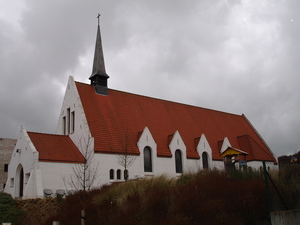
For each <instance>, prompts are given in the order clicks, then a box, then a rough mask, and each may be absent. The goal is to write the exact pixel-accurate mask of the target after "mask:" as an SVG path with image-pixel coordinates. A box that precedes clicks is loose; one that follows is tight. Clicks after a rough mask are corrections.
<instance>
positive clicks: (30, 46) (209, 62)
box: [0, 0, 300, 156]
mask: <svg viewBox="0 0 300 225" xmlns="http://www.w3.org/2000/svg"><path fill="white" fill-rule="evenodd" d="M299 9H300V1H299V0H294V1H292V0H268V1H265V0H241V1H239V0H236V1H234V0H227V1H226V0H206V1H205V0H202V1H200V0H184V1H183V0H182V1H176V0H165V1H163V0H144V1H141V0H114V1H99V0H93V1H79V0H76V1H75V0H63V1H62V0H44V1H40V0H13V1H7V0H0V76H1V79H0V137H5V138H18V135H19V130H20V126H21V125H24V126H25V128H26V129H27V130H28V131H36V132H45V133H54V132H55V129H56V126H57V122H58V116H59V113H60V107H61V105H62V101H63V96H64V92H65V89H66V84H67V80H68V77H69V76H70V75H72V76H73V77H74V79H75V80H77V81H80V82H84V83H89V80H88V78H89V76H90V75H91V70H92V62H93V54H94V46H95V38H96V29H97V18H96V16H97V13H101V21H100V24H101V35H102V43H103V50H104V57H105V65H106V72H107V73H108V74H109V76H110V79H109V81H108V82H109V83H108V85H109V88H112V89H117V90H122V91H127V92H131V93H136V94H142V95H147V96H151V97H156V98H160V99H166V100H171V101H176V102H181V103H187V104H191V105H196V106H200V107H205V108H210V109H215V110H220V111H225V112H230V113H234V114H239V115H241V114H245V115H246V117H247V118H248V119H249V120H250V121H251V123H252V124H253V125H254V127H255V128H256V129H257V130H258V132H259V133H260V134H261V136H262V137H263V138H264V139H265V141H266V142H267V144H268V145H269V147H270V148H271V149H272V151H273V152H274V153H275V154H276V155H277V156H280V155H286V154H293V153H295V152H298V151H300V138H299V134H300V117H299V115H300V90H299V84H300V73H299V72H300V13H299Z"/></svg>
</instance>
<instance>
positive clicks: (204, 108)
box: [75, 81, 243, 117]
mask: <svg viewBox="0 0 300 225" xmlns="http://www.w3.org/2000/svg"><path fill="white" fill-rule="evenodd" d="M75 83H78V84H83V85H88V86H90V85H89V84H87V83H83V82H79V81H75ZM108 90H111V91H116V92H121V93H125V94H130V95H136V96H141V97H145V98H150V99H155V100H160V101H165V102H170V103H174V104H180V105H185V106H189V107H195V108H201V109H203V110H208V111H215V112H219V113H224V114H229V115H234V116H238V117H242V115H243V114H241V115H239V114H235V113H230V112H224V111H220V110H216V109H209V108H206V107H202V106H197V105H191V104H186V103H182V102H175V101H172V100H167V99H162V98H157V97H151V96H147V95H143V94H136V93H132V92H127V91H121V90H117V89H113V88H108Z"/></svg>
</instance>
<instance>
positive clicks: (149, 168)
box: [144, 147, 152, 172]
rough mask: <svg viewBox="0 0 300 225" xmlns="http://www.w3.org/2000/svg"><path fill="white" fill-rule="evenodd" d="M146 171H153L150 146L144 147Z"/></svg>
mask: <svg viewBox="0 0 300 225" xmlns="http://www.w3.org/2000/svg"><path fill="white" fill-rule="evenodd" d="M144 171H145V172H152V157H151V149H150V148H149V147H145V148H144Z"/></svg>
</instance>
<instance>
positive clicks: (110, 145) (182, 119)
mask: <svg viewBox="0 0 300 225" xmlns="http://www.w3.org/2000/svg"><path fill="white" fill-rule="evenodd" d="M76 87H77V89H78V92H79V95H80V98H81V102H82V104H83V108H84V112H85V115H86V117H87V121H88V124H89V127H90V130H91V133H92V136H93V137H94V138H95V151H96V152H101V153H121V152H122V149H124V147H125V145H126V143H127V146H129V152H130V153H131V154H139V150H138V148H137V145H136V144H137V141H138V137H139V135H140V132H141V131H143V129H144V128H145V127H146V126H147V127H148V128H149V130H150V132H151V134H152V136H153V138H154V140H155V142H156V143H157V155H158V156H162V157H171V156H172V154H171V152H170V150H169V148H168V144H169V141H170V140H169V138H170V137H172V135H173V134H174V133H175V131H176V130H178V131H179V133H180V135H181V137H182V139H183V141H184V143H185V145H186V147H187V157H188V158H199V155H198V153H197V151H196V149H195V144H197V143H198V141H199V137H200V136H201V134H205V136H206V138H207V140H208V142H209V144H210V146H211V148H212V157H213V159H214V160H222V157H220V148H219V147H218V142H219V141H222V140H223V139H224V138H225V137H227V138H228V139H229V141H230V143H231V145H232V147H235V148H238V149H241V150H242V151H245V152H249V155H250V156H247V158H248V159H251V160H267V161H274V162H276V159H275V158H274V156H273V155H272V153H271V152H270V151H269V149H268V147H267V146H266V145H265V143H264V142H263V140H262V139H261V138H260V136H259V135H258V134H257V133H256V131H255V130H254V129H253V128H252V125H251V124H250V123H249V122H248V120H247V119H246V118H245V117H244V116H243V115H235V114H230V113H225V112H220V111H216V110H211V109H206V108H201V107H195V106H191V105H186V104H180V103H175V102H171V101H165V100H161V99H156V98H151V97H145V96H141V95H136V94H131V93H126V92H121V91H117V90H112V89H109V92H108V96H103V95H97V94H96V93H95V91H94V89H93V87H92V86H91V85H88V84H83V83H79V82H76ZM245 135H246V137H248V138H247V139H245V138H242V136H245ZM126 140H127V141H126ZM247 140H248V142H247ZM196 142H197V143H196ZM249 148H250V149H249Z"/></svg>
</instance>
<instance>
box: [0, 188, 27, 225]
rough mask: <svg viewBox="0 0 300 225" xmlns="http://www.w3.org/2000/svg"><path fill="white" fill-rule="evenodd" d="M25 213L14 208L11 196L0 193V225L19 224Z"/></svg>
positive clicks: (14, 201)
mask: <svg viewBox="0 0 300 225" xmlns="http://www.w3.org/2000/svg"><path fill="white" fill-rule="evenodd" d="M24 215H25V213H24V212H23V211H21V210H19V209H17V208H16V200H14V199H13V198H12V197H11V195H9V194H6V193H3V192H0V223H1V224H2V223H7V222H9V223H12V224H19V222H20V219H21V218H22V217H23V216H24Z"/></svg>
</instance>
